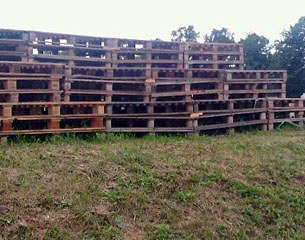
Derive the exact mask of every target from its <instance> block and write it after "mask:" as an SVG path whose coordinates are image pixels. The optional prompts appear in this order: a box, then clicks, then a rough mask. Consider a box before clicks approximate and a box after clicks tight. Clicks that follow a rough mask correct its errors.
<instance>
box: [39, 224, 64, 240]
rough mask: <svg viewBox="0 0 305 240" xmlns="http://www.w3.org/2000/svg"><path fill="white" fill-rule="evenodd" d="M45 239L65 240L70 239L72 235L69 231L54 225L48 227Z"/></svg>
mask: <svg viewBox="0 0 305 240" xmlns="http://www.w3.org/2000/svg"><path fill="white" fill-rule="evenodd" d="M44 237H45V239H48V240H51V239H52V240H65V239H67V240H68V239H70V236H69V234H68V233H67V232H64V231H62V230H60V229H59V228H57V227H52V228H50V229H48V230H47V231H46V233H45V235H44Z"/></svg>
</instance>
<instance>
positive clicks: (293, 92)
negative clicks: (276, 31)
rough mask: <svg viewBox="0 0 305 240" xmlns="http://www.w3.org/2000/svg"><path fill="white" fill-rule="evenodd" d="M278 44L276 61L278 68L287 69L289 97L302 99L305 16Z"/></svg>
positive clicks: (304, 62)
mask: <svg viewBox="0 0 305 240" xmlns="http://www.w3.org/2000/svg"><path fill="white" fill-rule="evenodd" d="M282 36H283V39H282V40H281V41H278V42H277V44H276V52H275V54H274V59H275V61H276V63H277V65H278V67H280V68H283V69H287V71H288V81H287V96H289V97H300V95H301V94H302V93H304V92H305V16H303V17H301V18H300V19H299V21H298V22H297V23H296V24H295V25H293V26H290V29H289V31H284V32H283V33H282Z"/></svg>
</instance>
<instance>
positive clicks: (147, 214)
mask: <svg viewBox="0 0 305 240" xmlns="http://www.w3.org/2000/svg"><path fill="white" fill-rule="evenodd" d="M304 223H305V130H296V129H285V130H278V131H274V132H268V133H266V132H254V133H242V134H235V135H229V136H227V135H223V136H190V137H181V136H157V137H152V136H147V137H143V138H135V137H133V136H126V135H100V134H96V135H90V136H89V137H88V136H87V137H84V138H78V137H77V136H75V135H63V136H57V137H55V138H53V139H44V140H43V141H41V140H39V141H38V140H37V139H35V138H30V139H26V138H24V137H17V138H16V139H15V140H14V142H11V143H9V144H7V145H2V146H0V239H160V240H166V239H249V238H251V239H305V224H304Z"/></svg>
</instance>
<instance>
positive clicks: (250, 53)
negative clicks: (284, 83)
mask: <svg viewBox="0 0 305 240" xmlns="http://www.w3.org/2000/svg"><path fill="white" fill-rule="evenodd" d="M239 43H241V44H243V45H244V60H245V67H246V69H256V70H259V69H268V68H270V66H271V62H272V61H271V58H272V54H271V47H272V46H271V44H270V42H269V40H268V39H267V38H266V37H264V36H259V35H257V34H256V33H249V34H248V35H247V36H246V38H245V39H241V40H240V42H239Z"/></svg>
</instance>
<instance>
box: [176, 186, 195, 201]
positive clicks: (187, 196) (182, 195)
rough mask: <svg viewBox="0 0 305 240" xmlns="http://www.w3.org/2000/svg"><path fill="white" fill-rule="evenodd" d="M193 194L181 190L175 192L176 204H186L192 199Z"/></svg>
mask: <svg viewBox="0 0 305 240" xmlns="http://www.w3.org/2000/svg"><path fill="white" fill-rule="evenodd" d="M193 195H194V194H193V192H192V191H191V190H189V189H185V190H181V191H179V192H177V194H176V199H177V201H178V202H183V203H186V202H188V201H190V200H191V199H192V198H193Z"/></svg>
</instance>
